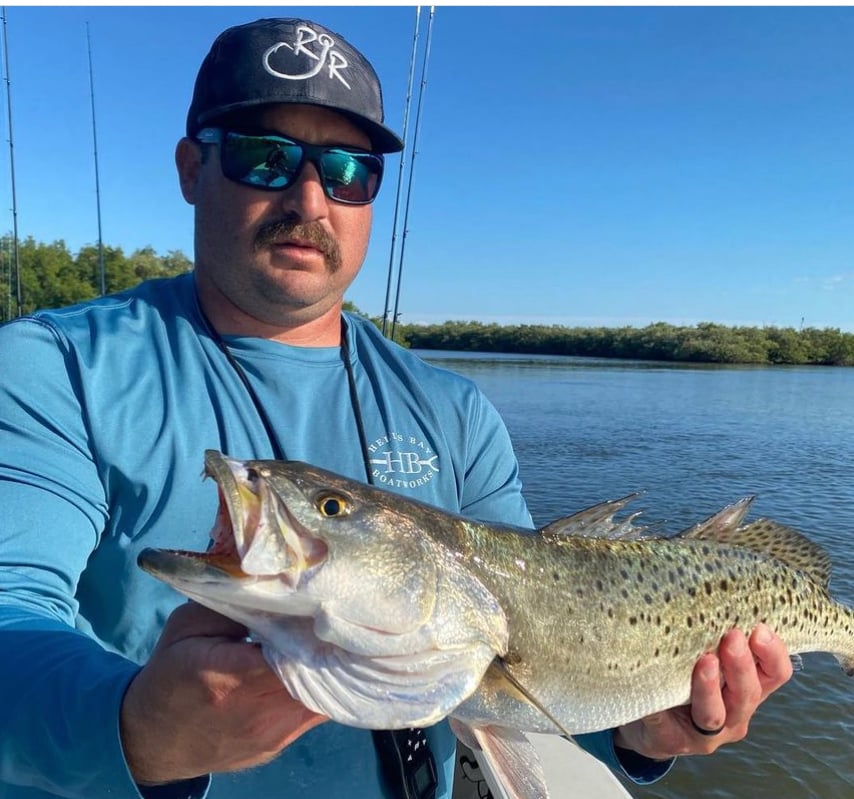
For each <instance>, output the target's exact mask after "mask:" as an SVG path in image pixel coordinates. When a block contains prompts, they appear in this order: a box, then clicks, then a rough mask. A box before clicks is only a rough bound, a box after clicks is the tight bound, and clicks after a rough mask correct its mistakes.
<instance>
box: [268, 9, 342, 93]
mask: <svg viewBox="0 0 854 799" xmlns="http://www.w3.org/2000/svg"><path fill="white" fill-rule="evenodd" d="M314 42H317V43H318V44H319V45H320V53H319V54H318V53H316V52H314V50H312V49H311V48H310V47H308V45H310V44H313V43H314ZM281 47H287V48H288V50H293V53H294V55H307V56H308V57H309V58H312V59H314V60H315V61H317V65H316V66H315V67H314V69H312V70H309V71H308V72H303V73H302V74H301V75H288V74H287V73H285V72H279V71H278V70H275V69H273V67H271V66H270V56H271V55H273V53H275V52H277V51H278V50H279V48H281ZM333 47H335V39H333V38H332V37H331V36H330V35H329V34H326V33H320V34H319V33H317V32H316V31H314V30H312V29H311V28H309V27H308V26H307V25H300V26H299V27H298V28H297V36H296V40H295V41H294V43H293V44H288V43H287V42H278V43H277V44H274V45H273V46H272V47H271V48H270V49H269V50H267V52H265V53H264V57H263V59H262V60H263V64H264V69H266V70H267V72H269V73H270V74H271V75H273V76H274V77H277V78H284V79H285V80H307V79H308V78H313V77H314V76H315V75H318V74H319V73H320V71H321V70H322V69H323V67H324V66H326V67H328V69H329V77H330V79H332V78H337V79H338V80H340V81H341V83H343V84H344V85H345V86H346V87H347V88H348V89H349V88H350V84H349V83H347V81H346V80H344V76H343V75H342V74H341V70H343V69H346V68H347V67H348V66H349V64H348V63H347V59H346V58H344V56H343V55H341V53H340V52H338V51H337V50H333V49H332V48H333Z"/></svg>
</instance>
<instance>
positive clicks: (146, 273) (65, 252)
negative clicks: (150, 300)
mask: <svg viewBox="0 0 854 799" xmlns="http://www.w3.org/2000/svg"><path fill="white" fill-rule="evenodd" d="M103 262H104V283H105V286H106V293H107V294H111V293H113V292H116V291H122V290H123V289H126V288H130V287H131V286H135V285H136V284H137V283H141V282H142V281H143V280H148V279H150V278H154V277H170V276H172V275H177V274H179V273H180V272H186V271H188V270H189V269H191V268H192V266H193V264H192V262H191V261H190V259H189V258H187V256H186V255H184V254H183V253H181V252H178V251H173V252H169V253H167V254H166V255H158V254H157V253H155V252H154V250H153V249H152V248H151V247H144V248H142V249H140V250H135V251H134V252H132V253H131V254H130V255H125V254H124V252H123V251H122V248H121V247H108V246H104V248H103ZM18 264H19V266H20V272H21V279H20V284H21V299H22V313H24V314H28V313H32V312H33V311H35V310H38V309H39V308H58V307H60V306H63V305H71V304H72V303H75V302H81V301H83V300H89V299H92V298H93V297H97V296H98V295H99V294H100V293H101V266H100V260H99V257H98V247H97V246H96V245H90V246H86V247H83V248H82V249H81V250H80V252H78V253H77V254H76V255H72V253H71V252H70V251H69V249H68V247H67V246H66V244H65V242H64V241H62V240H59V241H55V242H53V243H52V244H42V243H39V242H36V241H34V240H33V239H32V238H31V237H30V238H27V239H25V240H23V241H19V242H18ZM17 296H18V281H17V280H16V278H15V259H14V257H13V247H12V238H11V236H3V237H0V321H5V320H7V319H11V318H12V317H15V316H17V315H18V307H17V306H18V302H17Z"/></svg>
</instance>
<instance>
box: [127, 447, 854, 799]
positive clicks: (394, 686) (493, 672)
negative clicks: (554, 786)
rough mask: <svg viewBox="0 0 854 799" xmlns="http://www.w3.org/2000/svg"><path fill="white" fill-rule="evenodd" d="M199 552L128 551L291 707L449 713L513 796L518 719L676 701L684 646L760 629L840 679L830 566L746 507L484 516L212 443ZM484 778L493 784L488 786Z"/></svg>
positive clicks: (622, 718) (356, 720) (608, 508)
mask: <svg viewBox="0 0 854 799" xmlns="http://www.w3.org/2000/svg"><path fill="white" fill-rule="evenodd" d="M205 467H206V472H207V474H208V475H209V476H211V477H213V478H214V479H215V480H216V481H217V483H218V484H219V487H220V492H219V496H220V509H219V512H218V514H217V517H216V521H215V523H214V527H213V530H212V532H211V537H212V539H213V542H214V543H213V547H212V548H211V549H210V550H209V551H208V552H205V553H201V552H182V551H174V550H153V549H148V550H144V551H143V552H141V553H140V555H139V558H138V560H139V563H140V565H141V566H142V567H143V568H144V569H146V570H147V571H149V572H151V573H152V574H153V575H154V576H156V577H158V578H159V579H161V580H163V581H164V582H166V583H168V584H170V585H172V586H173V587H174V588H176V589H177V590H179V591H181V592H182V593H184V594H185V595H187V596H189V597H191V598H192V599H195V600H196V601H198V602H200V603H201V604H204V605H206V606H207V607H210V608H212V609H214V610H217V611H218V612H220V613H223V614H224V615H226V616H229V617H230V618H233V619H235V620H236V621H239V622H241V623H243V624H245V625H246V626H247V627H248V628H249V630H250V632H251V634H252V637H253V638H255V639H256V640H257V641H259V642H260V643H261V644H262V647H263V651H264V654H265V656H266V658H267V660H268V662H269V663H270V665H271V667H272V668H273V669H274V670H275V671H276V672H277V673H278V674H279V676H280V677H281V678H282V681H283V682H284V684H285V686H286V687H287V689H288V690H289V691H290V693H291V694H292V695H293V696H294V697H296V698H297V699H299V700H300V701H301V702H303V703H304V704H305V705H306V706H307V707H310V708H312V709H313V710H315V711H317V712H320V713H323V714H325V715H327V716H329V717H330V718H332V719H334V720H336V721H338V722H340V723H343V724H350V725H353V726H357V727H366V728H372V729H395V728H404V727H410V726H426V725H428V724H432V723H435V722H437V721H439V720H440V719H442V718H446V717H447V718H448V720H449V722H450V724H451V726H452V728H453V730H454V732H455V733H456V734H457V735H458V736H459V737H460V739H461V740H463V741H464V742H465V743H466V744H468V745H469V746H471V747H472V748H473V749H474V751H475V754H476V756H477V757H478V759H479V760H480V761H481V762H483V763H485V764H487V765H488V766H489V768H488V769H486V770H485V774H487V779H488V780H495V781H497V784H499V785H501V786H503V788H502V790H504V789H506V791H505V792H506V793H507V795H512V796H514V797H518V798H519V799H544V798H545V797H547V796H548V789H547V786H546V784H545V776H544V774H543V771H542V768H541V767H540V765H539V763H538V760H537V757H536V752H535V750H534V749H533V747H532V746H531V745H530V743H529V742H527V741H526V739H525V737H524V734H523V733H524V732H568V733H569V734H577V733H582V732H589V731H594V730H601V729H608V728H611V727H615V726H619V725H621V724H624V723H628V722H630V721H633V720H635V719H639V718H642V717H644V716H646V715H649V714H651V713H655V712H658V711H661V710H666V709H669V708H671V707H675V706H677V705H681V704H684V703H686V702H687V701H688V699H689V691H690V681H691V674H692V671H693V668H694V665H695V663H696V661H697V658H698V657H699V656H700V655H702V654H703V653H704V652H709V651H713V650H715V649H716V648H717V646H718V644H719V642H720V640H721V638H722V636H723V635H724V634H725V633H726V632H727V631H729V630H730V629H732V628H734V627H739V628H741V629H742V630H744V631H745V632H749V631H750V630H751V629H752V628H753V627H754V626H755V625H756V624H757V623H759V622H765V623H767V624H768V625H769V626H770V627H771V628H772V629H773V630H775V631H776V632H777V634H778V635H780V637H781V638H782V639H783V640H784V641H785V642H786V644H787V646H788V648H789V651H790V652H791V653H792V654H797V653H800V652H810V651H826V652H831V653H833V654H834V655H835V656H836V657H837V659H838V660H839V661H840V663H841V665H842V666H843V669H844V670H845V671H846V672H847V673H848V674H849V675H854V615H852V611H851V609H849V608H848V607H846V606H844V605H841V604H839V603H838V602H836V601H835V600H833V599H832V598H831V596H830V594H829V592H828V581H829V577H830V559H829V558H828V556H827V554H826V553H825V552H824V551H823V550H822V549H821V548H820V547H818V546H817V545H816V544H814V543H812V542H810V541H809V540H808V539H807V538H805V537H804V536H802V535H800V534H799V533H797V532H795V531H794V530H791V529H789V528H787V527H784V526H783V525H780V524H778V523H777V522H774V521H772V520H768V519H758V520H756V521H754V522H751V523H749V524H742V522H743V520H744V517H745V515H746V513H747V511H748V508H749V506H750V499H749V498H747V499H743V500H740V501H739V502H736V503H734V504H733V505H731V506H728V507H727V508H724V509H723V510H721V511H720V512H719V513H717V514H715V515H714V516H711V517H709V518H707V519H705V520H704V521H702V522H700V523H698V524H696V525H694V526H693V527H691V528H689V529H688V530H685V531H684V532H682V533H680V534H678V535H675V536H672V537H661V536H659V537H651V536H648V537H644V533H645V530H644V528H639V527H635V526H634V525H633V524H632V521H633V519H634V518H635V517H636V516H637V514H633V515H631V516H630V517H629V518H628V519H623V520H615V518H614V517H615V514H617V513H618V512H620V511H622V510H623V509H624V507H625V505H626V503H627V502H628V501H629V500H630V499H631V498H632V497H626V498H624V499H622V500H616V501H612V502H606V503H602V504H600V505H597V506H595V507H593V508H588V509H586V510H584V511H581V512H580V513H576V514H573V515H571V516H568V517H566V518H565V519H559V520H556V521H555V522H552V523H551V524H549V525H546V526H545V527H544V528H542V529H541V530H539V531H536V532H534V531H525V530H520V529H516V528H511V527H506V526H501V525H494V524H485V523H479V522H475V521H471V520H467V519H464V518H462V517H459V516H456V515H454V514H450V513H447V512H444V511H442V510H440V509H437V508H434V507H431V506H428V505H425V504H423V503H420V502H417V501H414V500H410V499H406V498H404V497H401V496H399V495H396V494H392V493H390V492H387V491H384V490H381V489H378V488H375V487H372V486H366V485H364V484H362V483H360V482H357V481H354V480H350V479H348V478H345V477H342V476H340V475H336V474H333V473H331V472H327V471H324V470H322V469H318V468H316V467H313V466H310V465H308V464H304V463H298V462H293V461H239V460H235V459H231V458H226V457H224V456H223V455H221V454H220V453H218V452H215V451H208V452H207V453H206V456H205ZM492 787H493V789H495V787H496V786H495V784H493V785H492Z"/></svg>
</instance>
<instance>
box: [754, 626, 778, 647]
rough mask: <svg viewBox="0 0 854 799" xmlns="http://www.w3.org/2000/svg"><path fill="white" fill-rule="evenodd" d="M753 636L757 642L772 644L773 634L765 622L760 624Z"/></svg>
mask: <svg viewBox="0 0 854 799" xmlns="http://www.w3.org/2000/svg"><path fill="white" fill-rule="evenodd" d="M753 638H754V640H755V641H756V643H757V644H770V643H771V639H772V638H773V636H772V635H771V630H769V629H768V628H767V627H766V626H765V625H764V624H760V625H758V626H757V627H756V629H755V630H754V631H753Z"/></svg>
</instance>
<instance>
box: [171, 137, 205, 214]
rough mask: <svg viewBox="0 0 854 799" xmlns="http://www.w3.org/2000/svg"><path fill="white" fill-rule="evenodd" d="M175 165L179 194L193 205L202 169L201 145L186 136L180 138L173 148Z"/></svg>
mask: <svg viewBox="0 0 854 799" xmlns="http://www.w3.org/2000/svg"><path fill="white" fill-rule="evenodd" d="M175 166H176V167H177V168H178V183H179V184H180V185H181V194H183V195H184V199H185V200H186V201H187V202H188V203H189V204H190V205H195V204H196V187H197V186H198V182H199V175H200V173H201V171H202V148H201V145H200V144H199V143H198V142H195V141H193V140H192V139H188V138H187V137H186V136H185V137H184V138H183V139H181V140H180V141H179V142H178V145H177V147H176V148H175Z"/></svg>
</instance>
